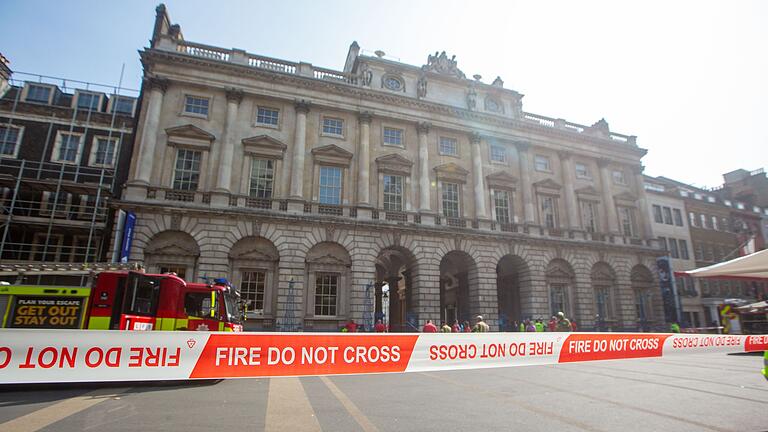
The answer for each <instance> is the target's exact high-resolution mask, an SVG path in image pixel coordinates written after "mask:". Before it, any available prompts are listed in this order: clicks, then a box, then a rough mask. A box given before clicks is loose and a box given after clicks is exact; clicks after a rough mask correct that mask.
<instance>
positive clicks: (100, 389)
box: [0, 354, 768, 432]
mask: <svg viewBox="0 0 768 432" xmlns="http://www.w3.org/2000/svg"><path fill="white" fill-rule="evenodd" d="M762 361H763V360H762V356H758V355H725V354H696V355H685V356H679V357H665V358H664V359H637V360H614V361H604V362H590V363H574V364H562V365H551V366H530V367H513V368H503V369H482V370H470V371H445V372H429V373H410V374H381V375H358V376H332V377H303V378H272V379H243V380H227V381H218V382H217V381H204V382H184V383H130V384H111V385H66V384H60V385H55V386H35V387H18V386H14V387H1V386H0V431H2V432H17V431H25V432H26V431H29V432H33V431H58V432H68V431H100V432H101V431H131V432H133V431H155V430H163V431H184V432H192V431H237V432H243V431H262V430H266V431H291V432H295V431H334V432H335V431H366V432H368V431H382V432H383V431H398V432H403V431H501V430H504V431H512V430H515V431H516V430H520V431H557V432H565V431H623V432H624V431H674V432H684V431H739V432H742V431H768V381H766V380H765V379H764V378H763V376H762V375H761V374H760V369H761V367H762Z"/></svg>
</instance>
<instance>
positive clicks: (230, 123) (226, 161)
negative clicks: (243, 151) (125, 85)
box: [212, 89, 243, 205]
mask: <svg viewBox="0 0 768 432" xmlns="http://www.w3.org/2000/svg"><path fill="white" fill-rule="evenodd" d="M242 100H243V92H242V90H237V89H229V90H227V120H226V123H225V125H224V136H222V138H221V152H220V156H219V166H218V170H219V171H218V176H217V178H216V190H215V192H216V193H217V194H218V195H220V196H221V195H226V194H229V193H231V190H230V187H231V186H232V185H231V183H232V170H233V164H234V160H233V158H234V156H235V127H236V125H237V110H238V107H239V106H240V102H241V101H242ZM224 198H226V197H224ZM213 199H214V198H213V197H212V200H213ZM220 204H221V203H220ZM224 205H227V203H224Z"/></svg>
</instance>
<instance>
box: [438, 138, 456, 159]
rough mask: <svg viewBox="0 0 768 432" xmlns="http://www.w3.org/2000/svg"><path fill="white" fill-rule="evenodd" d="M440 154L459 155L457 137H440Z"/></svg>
mask: <svg viewBox="0 0 768 432" xmlns="http://www.w3.org/2000/svg"><path fill="white" fill-rule="evenodd" d="M439 150H440V154H441V155H448V156H458V155H459V142H458V141H457V140H456V138H448V137H440V148H439Z"/></svg>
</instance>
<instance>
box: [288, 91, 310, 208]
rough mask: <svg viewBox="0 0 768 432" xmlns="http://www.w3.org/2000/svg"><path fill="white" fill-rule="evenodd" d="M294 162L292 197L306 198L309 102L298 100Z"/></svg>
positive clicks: (292, 166)
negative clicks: (305, 174)
mask: <svg viewBox="0 0 768 432" xmlns="http://www.w3.org/2000/svg"><path fill="white" fill-rule="evenodd" d="M295 107H296V130H295V132H294V146H293V162H292V164H291V198H292V199H297V200H303V199H304V154H305V153H306V151H307V148H306V147H307V113H309V102H306V101H303V100H302V101H300V102H296V105H295Z"/></svg>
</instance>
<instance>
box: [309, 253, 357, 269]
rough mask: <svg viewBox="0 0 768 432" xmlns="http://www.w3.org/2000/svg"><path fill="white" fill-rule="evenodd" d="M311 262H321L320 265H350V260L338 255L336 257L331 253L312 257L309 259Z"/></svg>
mask: <svg viewBox="0 0 768 432" xmlns="http://www.w3.org/2000/svg"><path fill="white" fill-rule="evenodd" d="M310 263H311V264H322V265H330V266H347V267H349V266H351V265H352V263H351V262H347V261H345V260H343V259H341V258H339V257H336V256H334V255H332V254H327V255H323V256H320V257H317V258H314V259H312V261H310Z"/></svg>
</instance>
